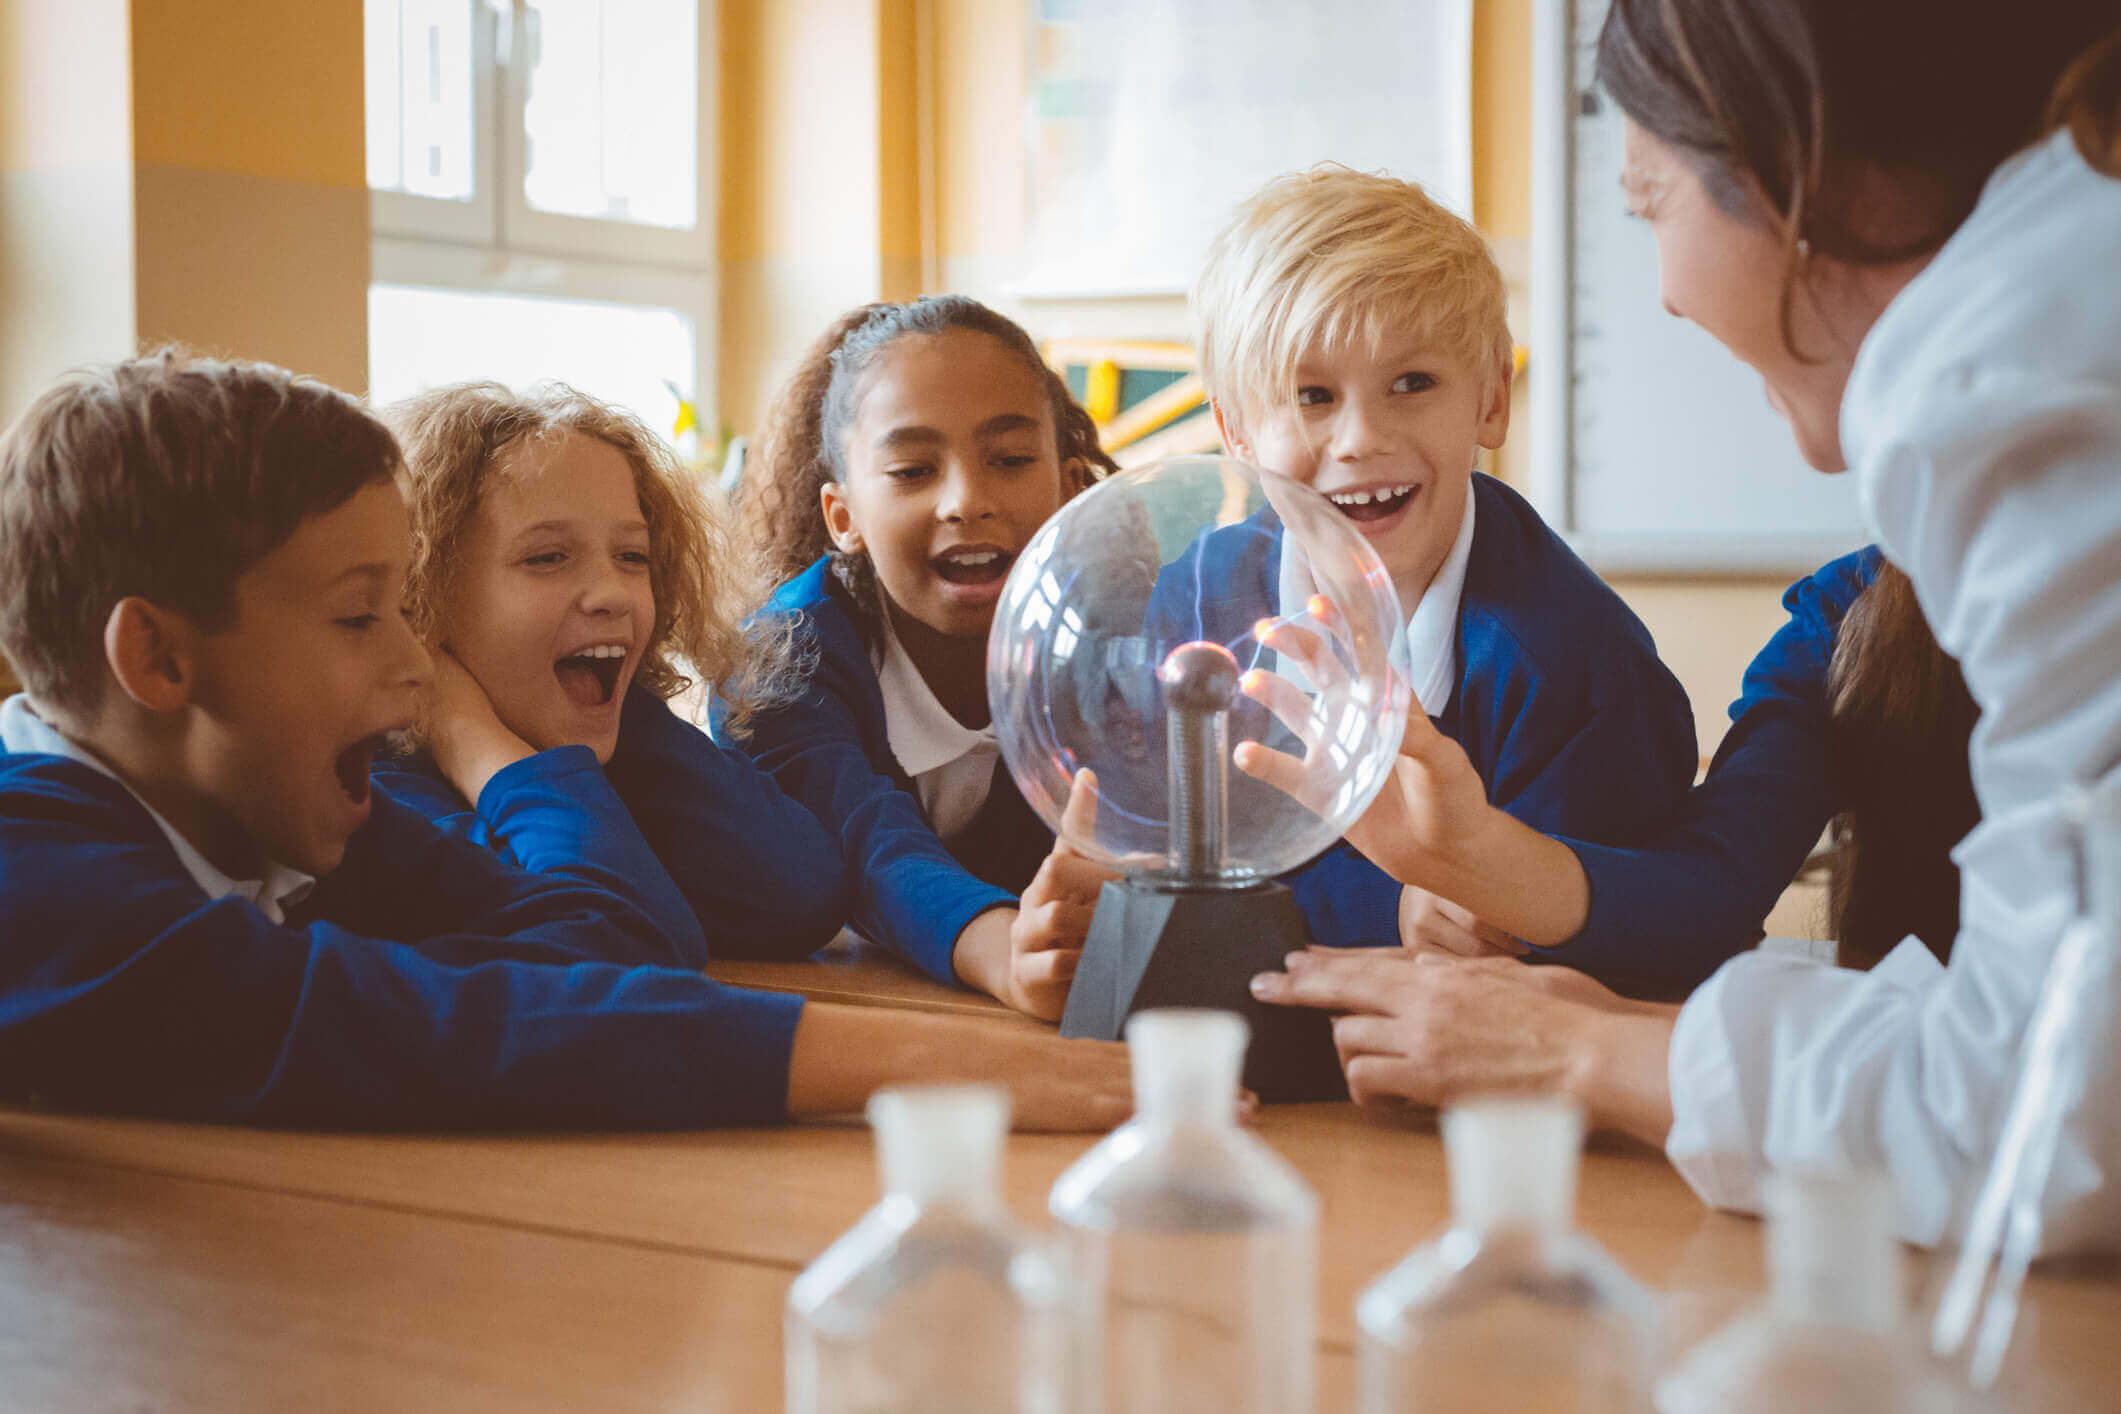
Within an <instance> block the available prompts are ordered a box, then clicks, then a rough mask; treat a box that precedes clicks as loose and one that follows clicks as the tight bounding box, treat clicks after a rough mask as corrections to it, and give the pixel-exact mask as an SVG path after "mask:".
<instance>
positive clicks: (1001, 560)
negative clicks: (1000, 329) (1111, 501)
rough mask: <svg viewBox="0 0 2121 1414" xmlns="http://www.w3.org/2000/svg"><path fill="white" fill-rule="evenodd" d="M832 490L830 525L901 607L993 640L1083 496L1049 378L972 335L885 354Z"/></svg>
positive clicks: (899, 345)
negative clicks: (1001, 614) (1047, 537)
mask: <svg viewBox="0 0 2121 1414" xmlns="http://www.w3.org/2000/svg"><path fill="white" fill-rule="evenodd" d="M865 382H866V386H865V387H864V388H863V389H862V392H861V402H860V407H859V411H857V412H856V414H855V418H854V423H853V426H852V427H850V428H849V429H848V432H847V444H846V446H845V448H844V449H843V455H844V462H843V465H844V466H845V467H846V473H847V475H846V481H845V483H844V484H838V483H830V482H828V483H827V484H826V486H825V488H824V492H823V504H824V513H825V524H826V527H827V528H828V529H829V530H830V531H831V534H832V539H833V543H834V544H835V545H837V546H838V547H839V548H840V549H841V550H842V551H844V552H853V551H860V552H863V553H865V554H867V555H868V556H869V559H870V563H872V564H873V565H874V566H875V567H876V578H877V583H878V584H879V585H880V586H881V587H882V589H883V591H884V594H885V595H886V596H887V597H888V598H889V600H890V602H891V604H892V606H893V607H894V608H895V609H896V610H897V611H898V612H899V613H901V614H904V615H907V616H909V617H911V618H913V619H915V620H917V621H919V622H920V623H922V624H924V625H926V626H927V627H929V628H931V629H933V630H935V631H936V632H937V633H940V634H943V635H945V636H947V637H951V638H982V637H985V635H986V633H987V628H988V625H989V624H991V623H992V622H993V620H994V606H995V604H996V602H997V601H998V600H999V599H1000V598H1001V592H1002V581H1003V580H1004V579H1005V578H1006V577H1007V575H1008V573H1009V566H1010V565H1011V564H1013V563H1014V562H1015V560H1016V556H1017V553H1018V552H1019V551H1021V550H1022V549H1023V548H1024V544H1025V542H1026V541H1028V540H1029V539H1030V538H1031V536H1032V533H1033V532H1035V531H1036V530H1037V529H1038V528H1039V526H1041V525H1043V524H1044V523H1045V522H1046V520H1047V518H1048V517H1050V516H1051V515H1052V514H1053V513H1054V512H1055V511H1057V510H1059V509H1060V507H1061V503H1062V502H1063V501H1065V500H1066V499H1067V498H1068V497H1069V495H1071V494H1072V493H1073V492H1074V491H1076V490H1078V489H1080V486H1081V483H1082V476H1083V467H1082V466H1081V464H1080V463H1079V462H1075V461H1070V462H1067V463H1063V462H1062V461H1061V460H1060V454H1059V451H1058V446H1057V442H1056V434H1055V430H1054V425H1053V409H1052V405H1051V403H1050V402H1049V400H1048V397H1047V392H1046V381H1045V376H1044V372H1043V370H1041V369H1036V368H1032V367H1029V366H1028V365H1027V364H1026V363H1025V361H1024V359H1023V358H1022V357H1020V356H1019V355H1018V354H1017V353H1016V352H1014V351H1013V350H1011V349H1010V348H1008V347H1007V346H1006V345H1004V344H1002V343H1001V342H1000V341H998V340H996V339H995V338H993V337H992V336H991V335H987V334H983V333H979V332H977V331H974V330H969V329H951V330H948V331H946V332H944V333H941V334H908V335H906V336H904V337H902V338H900V339H899V340H898V341H897V342H895V343H893V344H892V345H890V346H889V347H888V348H886V349H885V350H883V352H882V353H881V354H880V355H879V356H878V358H877V361H876V363H875V365H874V367H873V368H872V369H871V370H870V371H869V373H868V374H867V375H866V379H865Z"/></svg>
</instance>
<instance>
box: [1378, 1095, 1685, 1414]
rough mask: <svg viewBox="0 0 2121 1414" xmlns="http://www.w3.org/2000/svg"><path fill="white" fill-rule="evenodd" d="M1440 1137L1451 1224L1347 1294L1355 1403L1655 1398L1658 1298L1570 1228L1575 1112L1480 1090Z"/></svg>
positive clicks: (1603, 1404) (1439, 1405)
mask: <svg viewBox="0 0 2121 1414" xmlns="http://www.w3.org/2000/svg"><path fill="white" fill-rule="evenodd" d="M1443 1138H1444V1149H1445V1156H1446V1160H1447V1162H1448V1166H1449V1170H1450V1176H1451V1226H1450V1228H1449V1229H1448V1230H1447V1231H1445V1232H1444V1233H1443V1234H1442V1235H1441V1236H1439V1237H1437V1238H1436V1239H1435V1240H1434V1241H1431V1242H1428V1243H1425V1244H1423V1245H1422V1246H1420V1247H1417V1248H1415V1249H1414V1250H1413V1251H1412V1252H1411V1253H1409V1254H1408V1255H1407V1257H1406V1259H1405V1260H1403V1261H1402V1262H1400V1264H1399V1265H1398V1266H1396V1267H1394V1268H1392V1269H1391V1270H1390V1271H1388V1272H1386V1273H1385V1274H1384V1275H1383V1276H1382V1277H1380V1278H1378V1280H1377V1281H1376V1282H1374V1283H1373V1284H1372V1285H1371V1286H1370V1287H1369V1289H1367V1290H1366V1291H1364V1292H1363V1293H1362V1295H1361V1297H1359V1298H1358V1299H1357V1301H1356V1303H1355V1319H1356V1324H1357V1325H1358V1326H1359V1327H1360V1332H1359V1334H1358V1336H1357V1349H1356V1371H1355V1373H1356V1409H1357V1410H1358V1414H1448V1411H1458V1410H1467V1411H1473V1410H1480V1411H1486V1410H1496V1409H1539V1410H1556V1411H1580V1414H1607V1411H1612V1414H1618V1412H1619V1411H1621V1410H1629V1411H1638V1410H1643V1409H1646V1408H1648V1407H1649V1395H1650V1387H1651V1386H1650V1381H1651V1378H1652V1372H1653V1369H1654V1363H1655V1359H1656V1350H1655V1347H1656V1319H1657V1315H1656V1305H1655V1303H1654V1301H1653V1300H1652V1299H1651V1297H1650V1296H1649V1295H1648V1293H1646V1292H1645V1291H1644V1290H1643V1289H1642V1288H1641V1287H1639V1286H1637V1285H1636V1284H1635V1282H1634V1281H1633V1279H1631V1278H1630V1277H1629V1276H1628V1275H1627V1273H1626V1272H1624V1271H1622V1270H1621V1268H1620V1266H1619V1265H1618V1264H1617V1263H1615V1262H1614V1261H1613V1259H1612V1258H1610V1257H1608V1256H1607V1255H1606V1253H1605V1251H1604V1249H1602V1248H1600V1247H1599V1246H1598V1244H1597V1243H1595V1242H1593V1241H1592V1240H1591V1239H1590V1238H1588V1237H1586V1236H1584V1235H1582V1234H1581V1233H1579V1232H1577V1231H1576V1230H1575V1209H1576V1171H1577V1167H1578V1162H1579V1158H1580V1155H1581V1152H1582V1148H1583V1114H1582V1111H1581V1110H1579V1109H1577V1108H1576V1107H1575V1106H1574V1105H1572V1104H1569V1103H1567V1102H1565V1101H1561V1100H1529V1099H1527V1100H1516V1099H1510V1100H1504V1099H1495V1100H1481V1101H1476V1102H1473V1103H1468V1104H1462V1105H1457V1106H1454V1107H1453V1108H1451V1109H1448V1110H1446V1111H1445V1112H1444V1116H1443Z"/></svg>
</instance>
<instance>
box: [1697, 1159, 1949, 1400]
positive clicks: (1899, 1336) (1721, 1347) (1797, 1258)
mask: <svg viewBox="0 0 2121 1414" xmlns="http://www.w3.org/2000/svg"><path fill="white" fill-rule="evenodd" d="M1766 1194H1767V1206H1768V1231H1767V1243H1768V1299H1767V1301H1766V1302H1765V1303H1764V1304H1762V1305H1761V1306H1759V1307H1757V1308H1755V1309H1754V1310H1751V1311H1748V1312H1746V1313H1745V1314H1743V1315H1741V1316H1739V1317H1738V1318H1737V1319H1736V1320H1734V1321H1732V1322H1731V1323H1730V1324H1729V1325H1727V1326H1725V1327H1724V1328H1723V1329H1721V1330H1719V1331H1717V1332H1716V1333H1715V1334H1714V1335H1712V1336H1710V1337H1709V1338H1708V1339H1707V1340H1705V1341H1703V1342H1702V1343H1701V1344H1700V1345H1697V1346H1695V1347H1694V1349H1693V1350H1691V1351H1689V1352H1688V1353H1687V1356H1686V1358H1685V1359H1684V1360H1682V1361H1681V1362H1680V1364H1679V1366H1678V1367H1677V1368H1676V1369H1674V1370H1673V1372H1672V1373H1671V1374H1670V1375H1669V1376H1667V1377H1666V1378H1665V1380H1664V1382H1663V1383H1662V1384H1660V1385H1659V1386H1658V1388H1657V1408H1658V1409H1659V1410H1660V1411H1662V1414H1708V1411H1711V1410H1713V1411H1715V1414H1763V1411H1768V1410H1774V1411H1777V1414H1781V1411H1785V1410H1792V1409H1802V1410H1804V1411H1806V1414H1843V1411H1846V1414H1918V1412H1919V1414H1947V1411H1955V1410H1959V1409H1961V1408H1963V1407H1968V1406H1966V1405H1964V1404H1963V1403H1962V1401H1963V1399H1964V1395H1963V1394H1962V1392H1961V1391H1960V1390H1959V1389H1958V1388H1957V1387H1956V1386H1955V1385H1954V1384H1953V1383H1952V1381H1951V1380H1950V1379H1949V1378H1948V1377H1947V1376H1946V1373H1945V1371H1944V1370H1943V1368H1942V1367H1941V1366H1940V1365H1939V1364H1938V1363H1937V1362H1936V1361H1935V1360H1934V1359H1933V1358H1932V1357H1931V1356H1930V1355H1929V1353H1928V1351H1927V1350H1926V1349H1925V1348H1924V1347H1923V1345H1922V1342H1921V1340H1920V1338H1919V1334H1918V1333H1917V1332H1915V1331H1913V1330H1909V1329H1903V1327H1902V1323H1901V1319H1900V1316H1901V1296H1900V1285H1901V1277H1900V1244H1899V1242H1898V1241H1897V1240H1896V1239H1895V1238H1894V1236H1893V1214H1892V1187H1891V1185H1890V1184H1889V1183H1887V1181H1886V1179H1885V1177H1884V1175H1882V1174H1860V1175H1852V1176H1851V1175H1829V1174H1818V1173H1778V1174H1773V1175H1771V1176H1770V1177H1769V1179H1768V1182H1767V1186H1766Z"/></svg>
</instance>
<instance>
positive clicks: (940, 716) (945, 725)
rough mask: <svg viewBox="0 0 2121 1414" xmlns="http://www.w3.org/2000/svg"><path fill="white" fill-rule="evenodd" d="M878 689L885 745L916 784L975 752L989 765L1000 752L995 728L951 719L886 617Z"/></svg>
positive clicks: (877, 672) (877, 678)
mask: <svg viewBox="0 0 2121 1414" xmlns="http://www.w3.org/2000/svg"><path fill="white" fill-rule="evenodd" d="M876 683H877V686H878V687H879V688H881V689H882V690H883V694H884V736H885V739H886V740H887V741H889V742H890V743H891V754H892V755H893V756H895V757H897V758H898V764H899V766H900V768H901V769H902V770H904V771H905V773H906V774H907V775H909V776H912V777H915V778H916V779H918V778H919V777H921V776H923V775H925V774H927V773H928V772H930V771H933V770H935V769H936V768H937V767H940V766H947V765H949V764H950V763H951V762H952V761H956V760H958V759H959V758H961V757H964V756H969V755H971V754H972V753H974V752H976V751H977V752H984V753H985V754H986V755H987V756H988V757H989V759H990V760H991V759H992V757H993V756H994V755H995V753H996V752H997V750H998V749H999V748H998V747H997V746H996V743H995V737H994V728H993V726H992V725H989V726H986V727H982V728H980V729H978V730H974V729H973V728H971V727H968V726H966V725H965V724H964V723H963V722H960V721H959V720H958V719H957V718H955V717H953V716H951V715H950V709H949V708H947V707H945V706H944V705H943V704H942V701H941V700H940V699H939V698H937V697H936V695H935V690H934V689H933V688H931V687H929V686H928V680H927V679H926V678H924V677H922V676H921V670H920V669H919V668H917V667H915V666H914V664H913V659H912V658H910V657H908V656H907V654H906V650H905V648H903V647H902V646H901V645H900V644H899V641H898V635H897V634H895V633H893V632H892V631H891V620H890V618H889V616H888V615H887V616H885V618H884V656H883V661H882V662H880V663H878V664H877V669H876Z"/></svg>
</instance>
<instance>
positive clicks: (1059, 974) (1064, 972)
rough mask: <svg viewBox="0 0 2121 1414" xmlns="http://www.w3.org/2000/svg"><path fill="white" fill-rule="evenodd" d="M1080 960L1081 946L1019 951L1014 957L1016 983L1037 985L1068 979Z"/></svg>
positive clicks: (1024, 985) (1025, 985)
mask: <svg viewBox="0 0 2121 1414" xmlns="http://www.w3.org/2000/svg"><path fill="white" fill-rule="evenodd" d="M1082 960H1083V950H1082V949H1081V948H1047V949H1046V950H1045V951H1043V952H1027V953H1021V954H1019V955H1018V956H1017V959H1016V981H1017V985H1018V986H1020V987H1039V986H1046V985H1049V984H1052V983H1057V982H1066V981H1069V980H1070V979H1072V978H1073V977H1074V976H1075V969H1076V967H1077V966H1079V965H1080V964H1081V962H1082Z"/></svg>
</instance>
